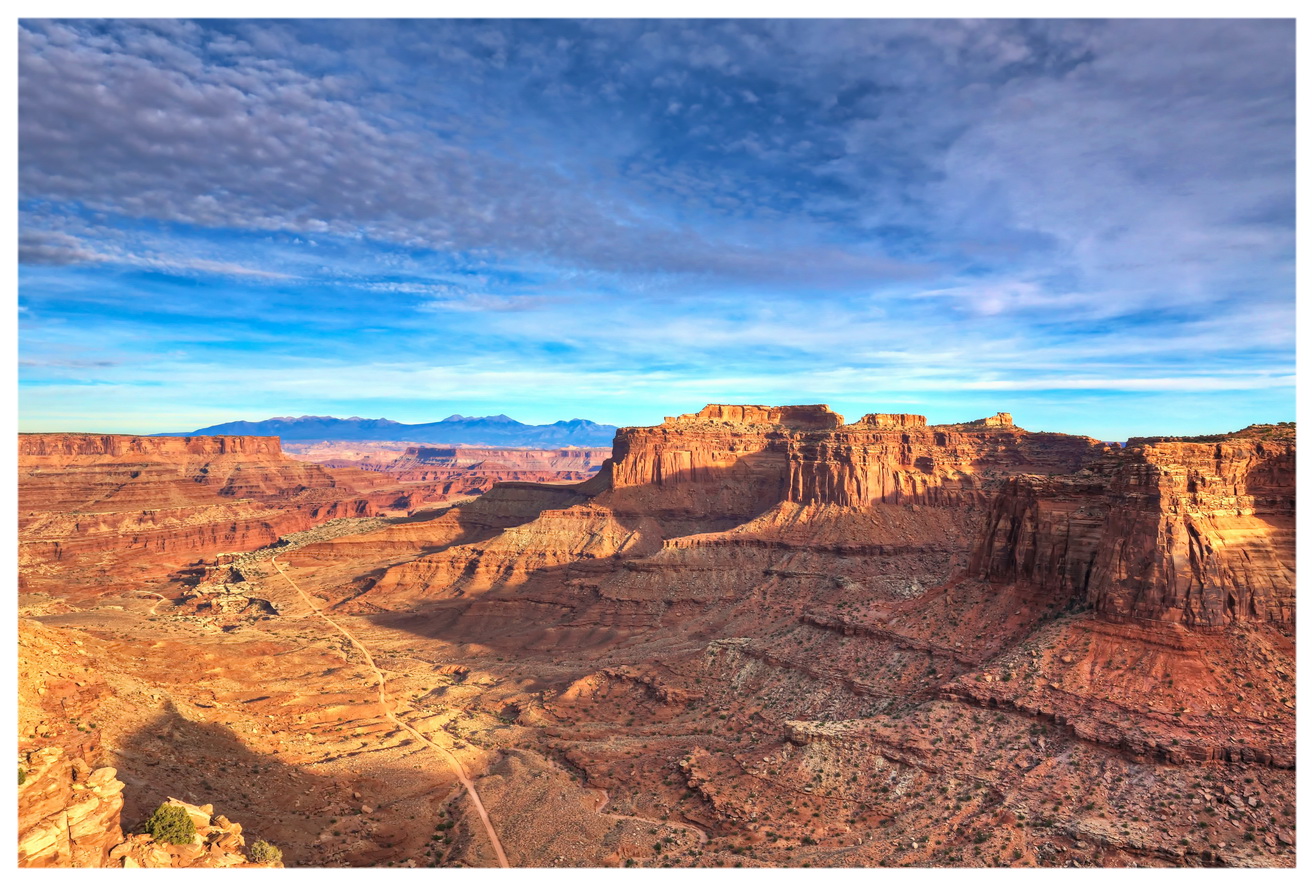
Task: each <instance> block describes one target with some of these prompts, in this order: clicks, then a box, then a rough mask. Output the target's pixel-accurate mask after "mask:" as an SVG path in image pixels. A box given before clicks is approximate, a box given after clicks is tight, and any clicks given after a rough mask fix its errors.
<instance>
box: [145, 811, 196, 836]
mask: <svg viewBox="0 0 1314 886" xmlns="http://www.w3.org/2000/svg"><path fill="white" fill-rule="evenodd" d="M146 833H148V834H150V835H151V837H152V838H153V839H154V840H155V841H156V842H157V843H172V844H174V845H175V846H182V845H184V844H187V843H190V842H192V838H193V837H195V836H196V825H195V824H193V823H192V817H191V816H190V815H188V814H187V810H186V809H184V808H182V807H181V806H174V805H172V804H170V803H161V804H160V808H159V809H156V810H155V811H154V812H152V813H151V817H150V818H148V819H146Z"/></svg>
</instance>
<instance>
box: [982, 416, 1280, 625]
mask: <svg viewBox="0 0 1314 886" xmlns="http://www.w3.org/2000/svg"><path fill="white" fill-rule="evenodd" d="M1295 451H1296V441H1295V430H1294V428H1286V427H1281V426H1277V427H1274V426H1262V427H1259V428H1252V429H1247V430H1245V431H1239V432H1237V433H1236V434H1231V435H1224V436H1221V437H1218V438H1209V439H1205V440H1194V441H1193V440H1132V441H1129V444H1128V446H1127V448H1125V449H1121V450H1113V451H1111V452H1110V453H1109V454H1107V455H1106V456H1105V457H1103V458H1102V459H1100V460H1098V461H1097V462H1095V463H1093V464H1091V465H1089V466H1088V467H1087V469H1085V470H1083V471H1080V472H1077V473H1074V474H1073V475H1071V476H1064V477H1035V476H1023V477H1018V478H1016V479H1014V480H1012V481H1010V483H1009V484H1008V485H1007V487H1006V488H1005V489H1004V490H1003V491H1002V492H1001V494H1000V495H999V497H998V498H997V499H996V500H995V502H994V505H993V507H992V510H991V515H990V518H989V521H988V525H987V529H986V533H985V535H984V536H983V538H982V540H981V542H980V544H979V545H978V547H977V549H976V550H975V551H974V553H973V560H972V566H971V569H972V571H973V572H974V573H975V574H977V575H979V576H980V577H982V578H986V579H988V580H991V581H995V582H1008V581H1026V582H1030V583H1033V584H1035V585H1037V586H1039V587H1042V588H1045V589H1048V590H1051V591H1053V592H1054V593H1057V594H1062V595H1075V596H1078V597H1080V598H1082V599H1084V600H1086V601H1088V602H1089V603H1090V604H1091V605H1092V606H1094V608H1095V609H1096V610H1097V611H1098V612H1099V613H1101V614H1102V615H1103V616H1105V617H1107V618H1110V619H1139V620H1150V621H1158V622H1167V623H1179V624H1183V625H1186V626H1188V627H1191V628H1197V629H1210V628H1219V627H1223V626H1226V625H1228V624H1231V623H1234V622H1239V621H1276V622H1283V623H1294V620H1295V568H1296V562H1295V554H1296V551H1295V503H1296V485H1295V465H1296V462H1295Z"/></svg>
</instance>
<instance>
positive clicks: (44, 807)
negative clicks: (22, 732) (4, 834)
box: [18, 747, 123, 868]
mask: <svg viewBox="0 0 1314 886" xmlns="http://www.w3.org/2000/svg"><path fill="white" fill-rule="evenodd" d="M117 775H118V773H117V772H116V771H115V770H114V769H112V768H109V767H102V768H100V769H95V770H93V769H92V768H91V767H89V766H88V765H87V764H86V762H85V761H83V760H82V759H80V758H77V759H69V757H68V755H67V754H66V753H65V751H64V749H63V748H61V747H44V748H39V749H37V750H34V751H32V752H30V753H28V754H27V755H26V760H25V762H23V763H20V764H19V777H20V781H21V784H19V786H18V866H19V867H30V868H52V867H74V868H99V867H105V865H106V864H107V863H108V861H109V854H110V850H111V849H112V848H113V847H115V846H117V845H118V844H119V843H121V842H123V830H122V828H121V826H120V824H119V813H120V812H121V811H122V810H123V782H121V781H119V780H118V778H117V777H116V776H117Z"/></svg>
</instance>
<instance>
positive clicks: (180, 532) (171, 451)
mask: <svg viewBox="0 0 1314 886" xmlns="http://www.w3.org/2000/svg"><path fill="white" fill-rule="evenodd" d="M18 450H19V465H18V467H19V566H20V584H21V586H22V587H24V589H31V590H39V589H41V588H43V587H45V586H46V585H47V584H48V583H49V582H50V581H52V580H55V576H56V570H57V573H58V581H59V582H61V583H62V584H64V583H67V582H69V581H70V579H73V580H77V581H83V582H86V583H87V584H97V585H100V586H101V587H104V586H107V585H112V584H113V583H114V582H115V581H116V580H119V579H121V576H120V575H116V574H115V567H117V566H121V565H122V564H123V563H124V562H125V561H127V560H134V561H137V562H147V563H149V564H151V567H148V568H147V570H146V571H147V574H148V575H162V574H164V573H166V572H167V571H168V570H169V568H171V567H172V568H176V567H177V566H178V565H181V564H182V563H183V562H187V561H188V560H194V559H196V558H198V557H201V556H206V555H211V554H214V553H218V552H221V551H230V550H243V549H250V548H254V547H260V546H262V545H266V544H269V543H270V542H273V541H275V540H277V539H278V538H279V537H280V536H282V535H285V534H287V533H290V532H297V531H300V530H304V529H307V528H309V527H311V526H313V525H315V524H317V523H322V522H326V521H328V520H332V519H336V518H340V517H365V516H369V515H371V514H373V513H374V512H375V504H374V499H373V498H372V495H373V494H374V493H375V491H376V490H377V489H378V487H379V486H381V485H382V484H383V483H385V482H386V480H383V479H382V478H379V477H378V476H376V475H370V474H367V473H364V472H361V471H338V472H334V471H330V470H329V469H326V468H324V467H321V466H320V465H315V464H307V463H305V462H298V461H294V460H293V459H290V458H286V457H284V456H283V454H282V453H281V451H280V450H279V445H278V439H277V438H276V437H134V436H123V435H96V434H20V435H19V438H18ZM106 554H111V555H113V558H112V564H110V563H100V562H99V560H100V558H101V557H102V555H106ZM93 563H95V564H97V565H96V566H94V567H92V568H90V569H87V568H85V567H87V566H88V565H89V564H93ZM106 567H108V568H106ZM154 567H158V568H154ZM61 590H62V588H61Z"/></svg>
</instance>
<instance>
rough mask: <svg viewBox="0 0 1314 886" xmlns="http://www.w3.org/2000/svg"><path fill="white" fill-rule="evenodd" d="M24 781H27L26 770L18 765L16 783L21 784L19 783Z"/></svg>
mask: <svg viewBox="0 0 1314 886" xmlns="http://www.w3.org/2000/svg"><path fill="white" fill-rule="evenodd" d="M25 781H27V770H26V769H24V768H23V767H22V766H19V767H18V783H19V784H20V785H21V784H23V782H25Z"/></svg>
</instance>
